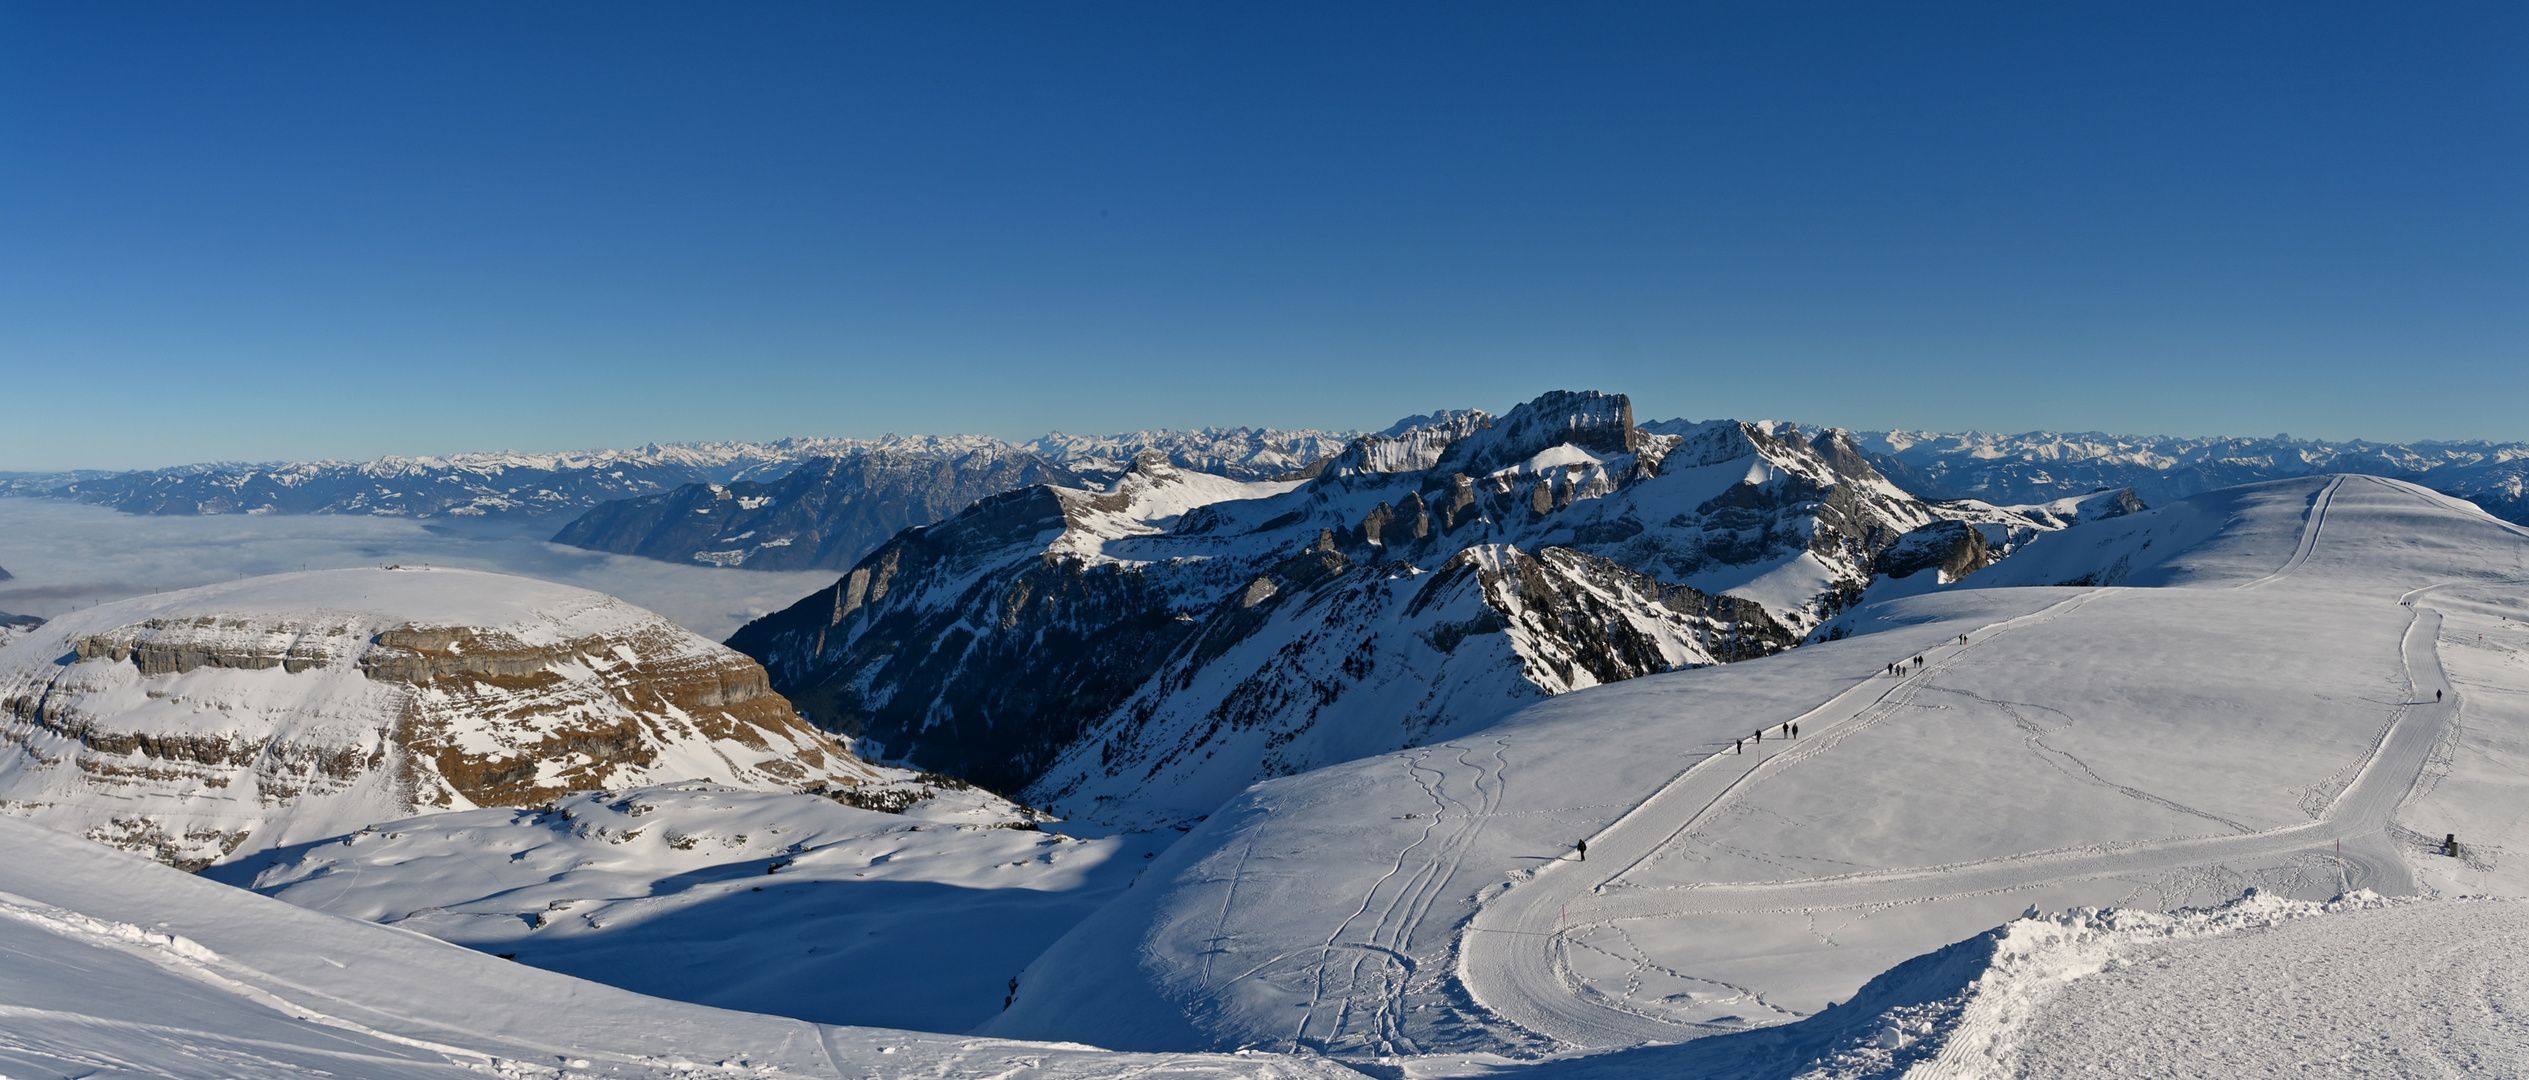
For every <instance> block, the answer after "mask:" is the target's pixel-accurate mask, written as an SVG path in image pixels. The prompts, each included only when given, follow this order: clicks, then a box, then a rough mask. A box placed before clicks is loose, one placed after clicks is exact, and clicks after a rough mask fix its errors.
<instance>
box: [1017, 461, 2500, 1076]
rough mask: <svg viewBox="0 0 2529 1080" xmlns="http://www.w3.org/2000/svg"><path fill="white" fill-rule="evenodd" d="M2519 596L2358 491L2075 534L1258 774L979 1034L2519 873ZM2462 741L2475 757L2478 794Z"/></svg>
mask: <svg viewBox="0 0 2529 1080" xmlns="http://www.w3.org/2000/svg"><path fill="white" fill-rule="evenodd" d="M2145 537H2148V538H2150V540H2151V547H2150V548H2149V549H2148V551H2149V558H2148V560H2145V559H2140V558H2126V559H2125V565H2126V567H2127V569H2126V571H2125V574H2126V576H2125V578H2124V580H2125V581H2126V582H2127V584H2126V585H2122V586H2101V585H2091V586H2080V587H2055V586H2038V587H2019V588H1991V587H1982V588H1980V587H1976V586H1979V585H1984V584H1987V576H1988V575H1996V574H2000V573H2003V572H2006V571H2011V570H2013V569H2014V568H2016V567H2019V566H2020V565H2021V560H2023V559H2027V560H2030V562H2029V563H2028V564H2027V565H2028V566H2030V567H2037V566H2041V565H2043V566H2044V567H2045V568H2046V569H2044V570H2043V571H2042V572H2040V571H2031V572H2032V573H2034V575H2035V576H2034V577H2033V578H2032V579H2031V580H2040V581H2046V580H2056V579H2057V577H2056V575H2058V574H2062V573H2066V572H2077V573H2075V574H2074V576H2075V577H2081V576H2088V575H2104V574H2105V573H2106V572H2107V571H2108V569H2109V568H2111V567H2113V566H2115V565H2116V564H2117V560H2118V558H2119V557H2120V556H2124V555H2129V554H2131V553H2133V552H2140V551H2144V550H2145V549H2144V548H2143V547H2142V546H2141V545H2142V539H2141V538H2145ZM2049 547H2054V549H2055V551H2054V554H2053V555H2052V556H2051V557H2050V558H2049V559H2048V560H2046V561H2043V562H2041V553H2042V552H2045V551H2046V549H2048V548H2049ZM2076 552H2078V553H2082V554H2081V555H2078V556H2076V555H2074V554H2069V553H2076ZM2084 558H2086V559H2087V562H2086V564H2085V563H2084V561H2083V560H2084ZM2146 562H2148V565H2146ZM1995 580H1999V579H1998V578H1996V579H1995ZM2146 581H2148V582H2151V583H2153V584H2154V585H2156V586H2157V587H2149V588H2143V587H2134V586H2135V585H2136V584H2138V583H2141V582H2146ZM2523 582H2529V536H2524V534H2523V531H2522V530H2520V529H2518V528H2517V527H2514V526H2510V525H2507V524H2505V523H2502V522H2499V521H2497V520H2494V519H2492V518H2490V517H2488V516H2486V515H2485V514H2484V513H2483V512H2482V511H2481V510H2479V509H2478V508H2476V507H2474V506H2471V505H2468V504H2466V503H2463V502H2460V501H2458V500H2456V499H2452V498H2448V497H2445V496H2441V495H2438V494H2435V493H2432V492H2429V491H2426V490H2424V489H2421V488H2417V487H2414V486H2412V485H2408V484H2402V483H2397V482H2393V481H2385V480H2379V479H2376V478H2370V477H2358V476H2357V477H2344V478H2335V477H2320V478H2312V479H2307V480H2295V481H2282V482H2274V483H2267V484H2260V485H2253V486H2250V487H2246V488H2242V489H2233V490H2227V491H2222V492H2216V493H2212V494H2210V495H2207V496H2203V497H2199V498H2197V499H2193V500H2186V501H2182V502H2180V503H2178V504H2175V505H2173V506H2170V507H2165V508H2161V509H2158V510H2149V511H2142V512H2137V513H2130V514H2126V515H2123V516H2120V517H2116V518H2111V519H2108V520H2102V521H2097V522H2093V523H2089V524H2084V525H2079V526H2076V527H2074V528H2072V529H2068V530H2065V531H2063V532H2061V533H2058V534H2054V535H2051V536H2046V537H2041V538H2039V539H2037V540H2035V541H2034V542H2032V543H2031V544H2030V545H2029V547H2028V549H2027V550H2025V551H2023V552H2022V553H2021V554H2020V555H2018V556H2015V557H2014V558H2013V559H2011V560H2009V561H2006V562H2004V563H2003V564H2001V565H2000V566H1999V567H1996V568H1993V569H1988V570H1986V571H1984V572H1982V573H1979V574H1977V575H1974V576H1971V577H1969V578H1967V579H1965V581H1964V582H1962V583H1960V584H1958V585H1955V586H1951V587H1947V588H1942V589H1936V590H1932V591H1930V592H1927V593H1925V594H1923V595H1919V596H1914V597H1909V598H1905V599H1900V600H1895V601H1891V602H1887V603H1883V604H1875V605H1872V606H1870V607H1867V608H1865V609H1863V610H1861V611H1858V612H1855V613H1853V614H1851V615H1849V616H1847V618H1848V619H1850V620H1852V621H1853V623H1854V624H1855V633H1854V634H1853V635H1852V636H1850V637H1848V638H1845V639H1843V640H1840V641H1832V642H1826V643H1823V644H1819V645H1814V646H1810V647H1805V648H1801V649H1799V650H1796V651H1793V652H1788V653H1784V654H1780V655H1777V656H1773V657H1770V658H1767V659H1765V660H1763V661H1761V662H1757V663H1746V664H1730V665H1723V666H1717V667H1708V668H1703V669H1699V670H1694V671H1684V672H1671V673H1667V674H1661V675H1654V676H1651V677H1647V678H1637V679H1633V680H1629V681H1626V682H1624V683H1621V684H1618V685H1614V686H1604V687H1599V688H1596V689H1592V690H1587V691H1583V692H1578V693H1572V694H1566V695H1562V696H1559V697H1556V698H1553V699H1550V700H1547V701H1544V702H1541V703H1538V704H1535V705H1532V706H1530V707H1528V708H1527V709H1525V710H1523V711H1521V712H1519V713H1518V714H1516V715H1514V716H1512V717H1510V718H1508V719H1506V720H1504V721H1502V722H1499V723H1496V724H1493V725H1490V726H1487V727H1483V728H1480V729H1469V730H1461V731H1459V732H1456V733H1454V734H1453V735H1452V736H1451V737H1448V738H1446V739H1443V740H1439V741H1436V742H1434V743H1432V744H1430V745H1426V746H1423V747H1420V748H1416V749H1412V750H1406V751H1401V752H1396V753H1390V754H1382V755H1376V756H1371V757H1367V758H1363V759H1361V760H1357V761H1353V762H1350V763H1346V764H1342V765H1337V766H1333V767H1330V768H1324V769H1319V770H1316V771H1314V772H1310V773H1307V774H1303V775H1299V776H1293V777H1287V778H1283V779H1278V780H1272V781H1268V782H1265V783H1261V784H1258V785H1256V786H1254V787H1252V788H1250V789H1248V790H1247V791H1246V792H1244V793H1242V794H1241V795H1239V796H1238V797H1237V798H1235V799H1233V800H1232V801H1231V802H1229V803H1228V804H1226V805H1224V806H1223V807H1221V808H1220V809H1219V810H1217V811H1215V812H1214V813H1212V815H1211V816H1210V819H1209V820H1207V821H1205V822H1203V823H1202V824H1200V825H1198V826H1196V827H1195V829H1194V831H1193V832H1192V833H1191V834H1190V835H1189V836H1188V837H1187V839H1186V840H1184V841H1182V842H1180V843H1179V844H1178V845H1177V846H1176V847H1175V848H1173V849H1171V850H1170V851H1169V852H1167V853H1166V854H1163V855H1162V856H1160V858H1159V859H1158V860H1156V862H1155V865H1154V866H1153V867H1152V869H1151V871H1150V873H1149V875H1148V876H1147V877H1145V879H1144V880H1143V882H1142V883H1141V886H1140V887H1139V888H1136V889H1133V890H1130V891H1128V892H1127V893H1126V894H1125V895H1124V896H1123V897H1121V898H1119V899H1118V900H1117V901H1116V902H1115V903H1113V904H1111V905H1109V906H1108V907H1107V908H1105V909H1103V910H1102V911H1100V912H1099V913H1098V914H1097V915H1095V916H1093V917H1092V918H1090V919H1089V920H1088V921H1086V922H1084V923H1083V924H1082V925H1081V926H1080V927H1078V928H1076V929H1075V930H1074V931H1072V933H1070V934H1068V935H1066V936H1065V938H1064V939H1063V940H1062V941H1060V942H1058V943H1057V944H1056V945H1055V946H1054V947H1053V948H1051V949H1049V950H1048V951H1047V953H1046V954H1045V955H1044V956H1043V957H1042V958H1040V959H1039V960H1038V961H1037V962H1036V963H1035V964H1034V965H1032V966H1031V967H1030V969H1029V972H1028V974H1027V976H1026V979H1027V980H1028V982H1029V984H1030V985H1032V986H1036V987H1038V988H1040V989H1042V990H1045V991H1048V992H1046V993H1043V994H1041V995H1039V996H1034V997H1031V998H1026V999H1023V1000H1021V1001H1020V1002H1019V1003H1018V1005H1017V1007H1016V1008H1014V1009H1012V1010H1011V1011H1010V1012H1009V1013H1007V1014H1004V1015H1003V1016H1002V1017H999V1018H996V1019H995V1020H994V1021H992V1022H990V1023H988V1024H986V1025H985V1027H984V1028H982V1029H980V1030H981V1031H983V1032H985V1033H990V1034H996V1035H1005V1036H1008V1035H1022V1034H1024V1035H1028V1036H1031V1037H1061V1038H1079V1039H1086V1040H1091V1041H1096V1042H1099V1043H1101V1044H1102V1045H1110V1046H1118V1047H1136V1048H1160V1047H1172V1048H1190V1047H1213V1048H1236V1047H1241V1046H1252V1047H1257V1048H1276V1049H1279V1048H1290V1047H1306V1048H1312V1049H1317V1050H1321V1051H1324V1052H1329V1053H1339V1054H1357V1055H1379V1054H1392V1053H1415V1052H1431V1051H1442V1050H1446V1051H1454V1052H1474V1051H1485V1052H1496V1053H1505V1054H1513V1055H1523V1056H1524V1055H1533V1054H1539V1053H1549V1052H1557V1051H1567V1050H1571V1049H1575V1048H1611V1047H1624V1046H1633V1045H1638V1044H1641V1043H1644V1042H1646V1041H1676V1040H1681V1039H1694V1038H1699V1037H1703V1036H1709V1035H1719V1034H1725V1033H1729V1032H1735V1031H1742V1030H1746V1029H1749V1028H1761V1027H1767V1026H1771V1025H1779V1024H1785V1023H1789V1022H1792V1021H1797V1020H1800V1019H1802V1018H1804V1017H1808V1016H1812V1015H1816V1014H1818V1013H1819V1012H1821V1011H1822V1010H1824V1009H1825V1008H1826V1007H1827V1005H1828V1004H1829V1003H1831V1002H1836V1001H1841V1000H1845V999H1846V998H1847V997H1848V996H1850V995H1852V994H1854V993H1855V992H1856V990H1857V989H1859V988H1860V987H1862V986H1863V984H1864V983H1866V982H1868V981H1869V980H1870V978H1871V977H1872V975H1873V974H1874V973H1877V972H1880V971H1882V970H1884V969H1887V968H1889V967H1890V966H1891V965H1893V964H1896V963H1897V962H1899V961H1902V960H1905V959H1906V958H1908V957H1912V956H1916V955H1919V954H1923V953H1926V952H1928V951H1931V950H1934V949H1936V948H1937V947H1939V946H1941V945H1942V944H1944V943H1947V942H1954V941H1958V940H1960V939H1962V938H1965V937H1968V936H1970V935H1973V934H1975V933H1977V932H1978V931H1980V930H1981V929H1983V928H1986V927H1991V926H1994V925H1996V924H1998V923H2002V922H2004V921H2006V920H2008V919H2009V918H2010V917H2011V916H2012V915H2013V914H2014V913H2016V912H2019V911H2021V910H2022V909H2025V908H2028V907H2032V906H2033V907H2037V908H2041V909H2045V910H2061V909H2065V908H2069V907H2078V906H2084V905H2118V906H2125V907H2137V908H2143V909H2171V908H2178V907H2183V906H2189V905H2204V904H2213V903H2219V902H2222V901H2224V900H2227V899H2230V898H2233V897H2236V896H2238V895H2239V893H2240V891H2241V890H2242V889H2243V888H2246V887H2249V886H2255V887H2258V888H2259V889H2261V890H2263V891H2264V892H2267V893H2272V894H2274V895H2276V896H2280V897H2286V898H2301V899H2310V900H2323V899H2326V898H2328V897H2331V896H2335V895H2337V894H2339V893H2342V892H2345V891H2347V890H2349V889H2355V888H2364V887H2368V888H2371V889H2374V890H2376V891H2378V892H2380V893H2383V894H2390V895H2397V894H2412V893H2416V892H2419V891H2432V890H2441V889H2446V888H2448V887H2449V885H2450V884H2451V883H2452V882H2453V881H2457V882H2462V883H2464V884H2465V885H2466V886H2468V887H2471V888H2474V889H2499V888H2505V887H2508V886H2507V884H2506V882H2507V881H2508V880H2509V879H2507V878H2505V877H2503V876H2501V875H2500V874H2499V873H2487V872H2484V871H2479V870H2477V869H2475V864H2469V863H2466V862H2465V860H2452V859H2449V858H2448V857H2447V856H2444V855H2441V854H2440V853H2439V843H2440V840H2441V837H2442V835H2443V834H2444V833H2446V832H2450V831H2454V829H2455V828H2456V827H2457V826H2455V825H2452V824H2450V822H2451V821H2452V820H2453V819H2452V818H2451V817H2449V816H2448V815H2450V814H2452V813H2454V812H2456V808H2455V807H2454V806H2453V805H2452V804H2450V803H2448V802H2440V801H2436V797H2437V792H2438V789H2437V788H2436V785H2448V784H2451V783H2467V784H2472V785H2476V787H2475V790H2477V791H2483V790H2486V785H2488V784H2490V783H2492V782H2493V781H2492V780H2491V778H2492V777H2494V776H2497V775H2501V774H2503V773H2505V772H2508V773H2509V775H2511V776H2513V777H2517V776H2518V775H2522V774H2529V756H2524V747H2523V745H2522V744H2521V743H2520V742H2519V741H2518V740H2516V739H2512V738H2510V737H2509V736H2507V735H2500V734H2487V733H2477V734H2473V735H2471V734H2469V733H2471V732H2475V731H2476V729H2477V728H2478V725H2479V723H2480V719H2479V718H2480V717H2486V716H2495V717H2499V716H2501V715H2507V714H2502V713H2494V714H2488V713H2482V712H2480V711H2479V710H2481V709H2485V708H2489V707H2491V708H2497V709H2499V708H2507V707H2508V706H2501V705H2499V704H2496V705H2492V706H2488V705H2481V704H2479V702H2480V701H2484V700H2487V699H2494V698H2500V697H2507V696H2520V695H2523V694H2524V693H2529V671H2523V670H2522V669H2520V668H2518V667H2516V666H2514V667H2509V668H2505V667H2502V666H2500V665H2499V664H2496V663H2492V662H2486V663H2480V664H2478V665H2477V666H2476V667H2475V668H2474V675H2473V677H2474V678H2476V679H2479V680H2486V681H2485V682H2482V683H2479V684H2477V685H2475V686H2473V687H2472V686H2471V685H2470V684H2469V683H2464V682H2463V683H2460V684H2457V686H2456V689H2457V690H2458V693H2456V694H2455V695H2453V694H2450V693H2449V691H2451V690H2452V689H2453V685H2452V683H2451V682H2450V680H2449V679H2448V678H2447V677H2446V676H2445V675H2444V673H2443V670H2442V666H2441V660H2440V655H2441V650H2442V649H2443V648H2444V647H2446V643H2447V642H2448V641H2449V638H2450V636H2451V634H2452V633H2453V631H2451V630H2450V629H2448V628H2447V627H2446V626H2445V618H2446V617H2445V614H2444V611H2443V608H2442V607H2441V606H2440V605H2443V604H2448V605H2451V606H2452V607H2453V608H2457V607H2458V606H2460V605H2461V604H2470V605H2476V606H2479V607H2482V608H2484V609H2485V610H2487V611H2489V612H2490V611H2495V610H2514V609H2511V608H2499V609H2498V608H2497V607H2495V606H2494V605H2496V603H2497V602H2498V601H2501V600H2502V599H2503V598H2505V597H2508V598H2510V602H2511V603H2514V604H2517V603H2518V598H2519V596H2520V590H2521V588H2522V583H2523ZM2479 618H2480V619H2482V618H2483V616H2480V617H2479ZM2466 632H2467V633H2470V634H2473V633H2476V632H2478V631H2476V630H2475V629H2473V628H2470V629H2469V630H2467V631H2466ZM1962 635H1964V638H1963V640H1962ZM1918 658H1919V662H1918ZM2496 691H2499V693H2496ZM1793 723H1797V724H1798V725H1799V731H1798V733H1797V736H1796V737H1786V736H1788V735H1790V734H1791V733H1790V732H1788V731H1787V730H1786V725H1788V724H1793ZM1760 736H1761V738H1762V741H1756V740H1757V739H1758V738H1759V737H1760ZM2462 748H2464V749H2465V751H2466V752H2467V753H2468V754H2470V755H2483V756H2484V757H2485V759H2486V760H2485V761H2484V762H2483V763H2482V764H2480V765H2473V766H2470V767H2469V769H2468V771H2467V772H2465V773H2464V774H2463V773H2462V772H2460V771H2459V769H2458V767H2457V766H2455V765H2454V764H2452V758H2453V755H2454V754H2457V753H2458V752H2459V751H2460V750H2461V749H2462ZM2463 775H2464V777H2465V779H2464V780H2454V779H2453V778H2456V777H2461V776H2463ZM2513 783H2515V784H2516V780H2514V781H2513ZM2496 812H2497V813H2499V812H2501V811H2500V810H2499V809H2498V810H2497V811H2496ZM2464 820H2465V821H2466V823H2467V827H2469V828H2471V829H2478V830H2483V831H2484V833H2485V834H2483V835H2478V836H2476V837H2474V838H2473V839H2471V838H2469V837H2465V836H2463V837H2462V842H2463V844H2464V843H2472V844H2474V845H2476V846H2474V847H2471V848H2469V849H2468V850H2471V851H2474V852H2477V855H2476V856H2475V857H2477V858H2479V859H2480V860H2483V861H2484V865H2486V866H2488V867H2495V866H2498V865H2499V864H2500V859H2499V858H2498V856H2499V855H2500V853H2501V852H2505V851H2509V850H2511V849H2512V847H2513V846H2515V845H2517V844H2519V843H2520V841H2519V839H2518V837H2517V836H2516V835H2512V834H2513V833H2514V832H2516V830H2517V828H2518V823H2517V821H2513V822H2509V823H2500V824H2498V823H2497V820H2496V819H2495V818H2494V817H2493V816H2491V815H2488V814H2481V813H2480V814H2477V815H2475V816H2471V817H2468V818H2465V819H2464ZM1584 839H1585V840H1586V841H1587V842H1588V847H1587V853H1586V858H1585V859H1584V858H1582V857H1581V856H1580V854H1579V853H1578V851H1577V850H1576V845H1577V842H1579V841H1582V840H1584ZM2454 875H2455V876H2454ZM2436 882H2439V883H2440V884H2436ZM1093 994H1094V997H1093V996H1092V995H1093Z"/></svg>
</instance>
